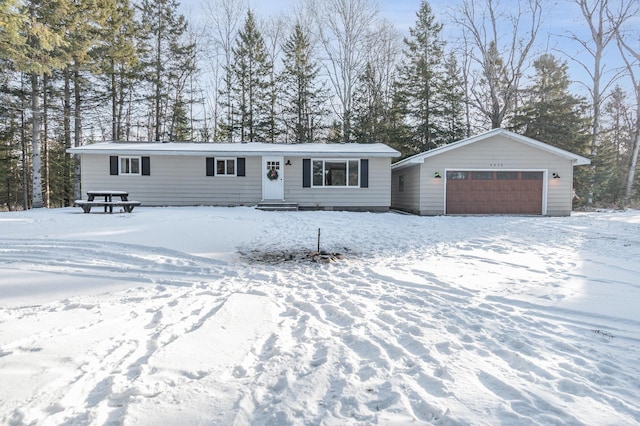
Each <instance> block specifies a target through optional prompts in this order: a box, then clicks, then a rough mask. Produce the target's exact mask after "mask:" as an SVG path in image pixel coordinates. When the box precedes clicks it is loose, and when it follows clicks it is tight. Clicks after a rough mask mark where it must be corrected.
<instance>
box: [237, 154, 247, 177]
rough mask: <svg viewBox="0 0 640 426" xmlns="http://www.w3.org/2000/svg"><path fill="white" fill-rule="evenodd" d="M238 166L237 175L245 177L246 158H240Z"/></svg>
mask: <svg viewBox="0 0 640 426" xmlns="http://www.w3.org/2000/svg"><path fill="white" fill-rule="evenodd" d="M237 166H238V170H237V173H236V175H237V176H245V160H244V158H238V160H237Z"/></svg>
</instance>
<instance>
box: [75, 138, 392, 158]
mask: <svg viewBox="0 0 640 426" xmlns="http://www.w3.org/2000/svg"><path fill="white" fill-rule="evenodd" d="M67 152H69V153H71V154H100V155H139V156H142V155H183V156H216V155H224V156H234V157H239V156H247V157H251V156H254V157H260V156H267V155H281V156H287V157H313V156H332V157H399V156H400V153H399V152H398V151H396V150H395V149H393V148H390V147H388V146H387V145H384V144H266V143H246V144H243V143H231V144H229V143H160V142H157V143H149V142H144V143H124V142H115V143H114V142H105V143H99V144H92V145H85V146H82V147H76V148H70V149H68V150H67Z"/></svg>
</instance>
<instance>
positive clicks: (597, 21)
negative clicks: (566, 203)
mask: <svg viewBox="0 0 640 426" xmlns="http://www.w3.org/2000/svg"><path fill="white" fill-rule="evenodd" d="M573 1H574V3H575V4H576V5H577V6H578V7H579V8H580V12H581V13H582V16H583V17H584V20H585V22H586V24H587V28H588V30H589V34H590V36H591V38H590V39H582V38H580V37H579V36H578V35H576V34H571V39H572V40H574V41H575V42H577V43H578V44H579V45H580V46H581V47H582V48H583V49H584V51H585V52H587V54H588V55H589V56H590V57H591V58H592V59H593V62H592V63H585V62H582V61H576V62H577V63H578V64H579V65H581V66H582V68H583V69H584V70H585V72H586V73H587V74H588V75H589V78H590V79H591V81H590V83H591V86H587V89H588V90H589V94H590V96H591V109H592V111H591V113H592V116H593V122H592V124H591V156H592V157H595V156H596V155H597V154H598V145H599V144H600V136H601V135H600V133H601V129H600V128H601V124H600V119H601V111H600V110H601V108H602V104H603V102H604V98H605V94H606V92H607V91H608V90H609V88H610V87H611V85H612V84H613V83H614V81H615V80H616V78H615V76H614V77H613V78H611V79H609V80H608V81H604V77H605V75H606V74H607V72H608V70H607V69H606V63H604V62H603V56H604V53H605V51H606V49H607V47H608V46H609V43H611V42H612V41H613V40H614V39H615V34H616V28H618V27H619V26H620V25H621V23H622V22H623V21H624V20H625V19H626V18H625V16H626V14H624V13H620V14H617V15H616V16H615V18H614V16H613V15H611V13H610V12H609V8H610V1H609V0H573ZM631 1H633V0H631ZM623 2H624V0H623ZM592 167H593V166H592ZM588 203H589V204H593V183H592V190H591V192H590V194H589V198H588Z"/></svg>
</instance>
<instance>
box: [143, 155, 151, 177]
mask: <svg viewBox="0 0 640 426" xmlns="http://www.w3.org/2000/svg"><path fill="white" fill-rule="evenodd" d="M149 175H151V159H150V158H149V157H142V176H149Z"/></svg>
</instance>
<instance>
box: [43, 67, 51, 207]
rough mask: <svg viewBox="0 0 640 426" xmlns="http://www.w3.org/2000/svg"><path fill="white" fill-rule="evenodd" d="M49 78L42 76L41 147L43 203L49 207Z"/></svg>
mask: <svg viewBox="0 0 640 426" xmlns="http://www.w3.org/2000/svg"><path fill="white" fill-rule="evenodd" d="M48 84H49V79H48V78H47V75H46V74H45V75H44V76H43V77H42V125H43V134H42V149H43V158H44V205H45V207H47V208H49V207H51V167H50V162H49V124H48V121H49V120H48V111H49V97H48V96H47V86H48Z"/></svg>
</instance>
